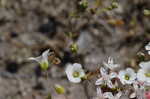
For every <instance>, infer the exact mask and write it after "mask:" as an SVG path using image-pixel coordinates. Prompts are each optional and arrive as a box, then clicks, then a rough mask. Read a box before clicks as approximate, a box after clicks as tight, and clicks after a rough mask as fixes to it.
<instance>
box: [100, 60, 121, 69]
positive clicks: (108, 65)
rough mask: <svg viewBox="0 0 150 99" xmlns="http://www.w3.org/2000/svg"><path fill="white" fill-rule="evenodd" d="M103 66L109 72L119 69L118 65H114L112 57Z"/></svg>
mask: <svg viewBox="0 0 150 99" xmlns="http://www.w3.org/2000/svg"><path fill="white" fill-rule="evenodd" d="M103 64H104V66H106V67H107V68H109V69H110V70H114V69H116V68H118V67H119V64H115V63H114V59H113V58H112V57H109V58H108V62H104V63H103Z"/></svg>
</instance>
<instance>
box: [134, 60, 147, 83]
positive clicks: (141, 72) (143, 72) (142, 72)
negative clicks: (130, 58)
mask: <svg viewBox="0 0 150 99" xmlns="http://www.w3.org/2000/svg"><path fill="white" fill-rule="evenodd" d="M139 66H140V67H141V69H139V71H138V73H137V79H138V80H139V81H141V82H143V83H145V84H148V85H150V61H148V62H141V63H140V64H139Z"/></svg>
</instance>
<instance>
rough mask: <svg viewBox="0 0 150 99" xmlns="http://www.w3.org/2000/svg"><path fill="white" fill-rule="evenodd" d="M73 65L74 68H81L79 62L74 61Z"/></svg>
mask: <svg viewBox="0 0 150 99" xmlns="http://www.w3.org/2000/svg"><path fill="white" fill-rule="evenodd" d="M73 66H75V67H76V68H82V66H81V64H79V63H74V64H73Z"/></svg>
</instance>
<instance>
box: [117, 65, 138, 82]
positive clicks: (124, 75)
mask: <svg viewBox="0 0 150 99" xmlns="http://www.w3.org/2000/svg"><path fill="white" fill-rule="evenodd" d="M118 78H119V79H120V81H121V83H122V84H132V83H133V82H134V81H135V79H136V73H135V72H134V70H133V69H131V68H127V69H126V70H121V71H120V72H119V75H118Z"/></svg>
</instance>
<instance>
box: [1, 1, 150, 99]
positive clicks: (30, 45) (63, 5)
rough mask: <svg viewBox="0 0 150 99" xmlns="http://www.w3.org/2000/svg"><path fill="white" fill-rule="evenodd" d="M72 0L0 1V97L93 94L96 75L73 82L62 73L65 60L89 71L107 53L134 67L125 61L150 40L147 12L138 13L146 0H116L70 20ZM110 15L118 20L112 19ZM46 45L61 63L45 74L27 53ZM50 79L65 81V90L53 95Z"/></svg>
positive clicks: (84, 98) (81, 97) (59, 98)
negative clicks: (73, 46) (70, 34)
mask: <svg viewBox="0 0 150 99" xmlns="http://www.w3.org/2000/svg"><path fill="white" fill-rule="evenodd" d="M89 1H90V2H92V1H91V0H89ZM77 2H78V0H63V1H62V0H0V99H45V97H46V96H47V94H48V93H51V94H52V98H53V99H92V97H93V96H94V95H95V94H96V91H95V86H94V82H93V81H94V80H95V79H96V78H93V79H91V80H90V81H85V82H83V83H81V84H72V83H70V82H69V81H68V80H67V78H66V75H65V73H64V69H65V66H66V64H68V63H74V62H79V63H81V64H82V65H83V66H84V68H85V70H86V71H94V70H95V69H97V68H98V67H99V66H100V64H102V62H103V61H106V59H107V58H108V57H109V56H112V57H114V58H115V60H116V62H117V63H120V64H121V65H122V68H124V67H125V66H134V65H132V64H130V65H129V64H128V62H130V61H129V60H134V59H135V58H136V55H137V53H138V52H140V51H143V50H144V49H143V47H144V45H145V44H147V42H148V41H150V35H149V33H150V24H149V22H150V21H149V20H150V17H146V16H144V15H143V10H144V9H145V8H147V9H148V8H150V1H149V0H120V1H119V8H117V9H114V10H113V11H108V12H106V13H102V14H98V15H92V14H90V13H84V14H83V16H82V17H81V18H79V19H70V18H69V14H70V13H71V12H73V11H74V10H75V9H77ZM106 4H107V2H106ZM111 19H116V20H118V19H119V20H122V21H123V24H121V25H119V26H118V25H114V24H111V23H110V20H111ZM133 20H135V21H134V22H135V23H134V24H132V23H131V22H133ZM70 31H71V32H73V33H76V34H77V37H76V38H75V39H74V42H76V43H77V44H78V46H79V50H78V53H77V54H72V53H71V51H70V50H69V45H70V43H71V42H72V40H71V39H70V38H68V37H67V36H66V35H65V33H66V32H70ZM47 48H50V49H51V50H53V51H55V52H56V55H57V56H58V57H59V58H60V59H61V64H59V65H54V66H52V68H51V69H50V70H49V77H48V79H45V78H44V77H43V76H42V74H41V71H40V69H39V68H38V64H37V63H34V62H29V61H27V58H28V57H31V56H38V55H40V54H41V53H42V52H43V51H44V50H45V49H47ZM55 84H60V85H62V86H64V87H65V89H66V94H65V95H58V94H57V93H56V92H55V91H54V88H53V86H54V85H55Z"/></svg>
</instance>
